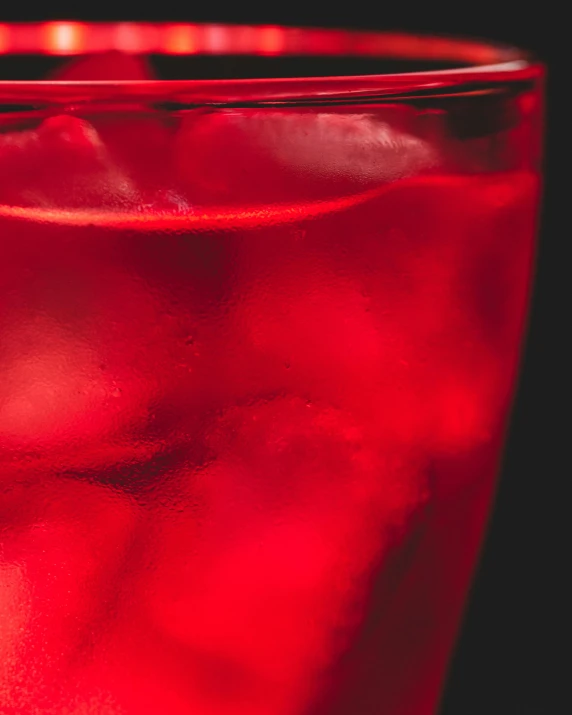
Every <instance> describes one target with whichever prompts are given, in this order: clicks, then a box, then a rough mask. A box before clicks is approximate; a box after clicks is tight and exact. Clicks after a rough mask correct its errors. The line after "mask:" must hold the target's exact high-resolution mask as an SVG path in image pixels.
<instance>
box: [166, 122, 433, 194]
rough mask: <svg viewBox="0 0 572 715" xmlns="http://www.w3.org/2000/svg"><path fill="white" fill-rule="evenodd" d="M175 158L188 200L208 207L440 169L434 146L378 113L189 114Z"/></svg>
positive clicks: (367, 184) (350, 189)
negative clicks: (215, 203)
mask: <svg viewBox="0 0 572 715" xmlns="http://www.w3.org/2000/svg"><path fill="white" fill-rule="evenodd" d="M389 116H391V115H389ZM175 152H176V156H175V162H176V164H177V166H178V174H179V177H180V178H181V180H182V182H183V183H184V184H185V186H186V189H187V192H188V195H189V197H190V198H192V199H196V200H200V201H203V202H206V203H210V202H217V201H221V202H231V203H240V202H245V201H246V202H255V203H262V202H265V201H273V202H275V201H288V200H292V199H309V198H316V199H319V198H326V197H332V196H341V195H344V194H351V193H354V192H356V191H359V190H360V189H364V188H371V187H373V186H376V185H379V184H381V183H384V182H388V181H393V180H395V179H397V178H400V177H403V176H409V175H411V174H415V173H418V172H421V171H426V170H428V169H430V168H431V167H433V166H435V165H436V164H438V163H439V155H438V152H437V150H436V149H435V148H434V147H433V146H432V145H431V144H430V143H428V142H427V141H425V140H423V139H421V138H419V137H416V136H414V135H413V134H410V133H408V132H406V131H405V130H403V129H400V128H398V127H395V126H392V125H391V124H390V123H389V122H388V121H382V120H381V119H379V118H377V117H376V116H375V115H374V114H366V113H360V114H339V113H336V114H333V113H328V112H315V111H300V110H296V111H295V110H279V111H278V110H275V109H268V110H246V109H245V110H223V111H216V112H203V113H201V114H196V113H194V114H193V113H189V114H188V115H187V117H186V118H185V119H184V121H183V122H182V127H181V130H180V133H179V137H178V140H177V142H176V144H175Z"/></svg>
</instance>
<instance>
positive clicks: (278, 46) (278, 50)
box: [256, 27, 286, 55]
mask: <svg viewBox="0 0 572 715" xmlns="http://www.w3.org/2000/svg"><path fill="white" fill-rule="evenodd" d="M285 46H286V35H285V32H284V30H283V29H282V28H281V27H261V28H260V29H259V32H258V46H257V47H256V50H257V51H258V53H260V54H262V55H280V54H282V52H284V48H285Z"/></svg>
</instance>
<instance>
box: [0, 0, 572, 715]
mask: <svg viewBox="0 0 572 715" xmlns="http://www.w3.org/2000/svg"><path fill="white" fill-rule="evenodd" d="M259 4H260V3H256V4H255V3H254V2H252V0H242V1H240V2H235V3H234V4H233V5H228V6H227V5H225V4H222V3H220V2H217V1H216V0H208V1H207V2H205V3H204V5H198V4H197V3H196V2H195V3H192V4H191V3H186V4H183V3H181V2H178V3H174V2H172V0H155V1H153V0H149V6H148V8H145V9H144V8H143V7H132V8H128V6H127V5H126V4H125V5H122V4H121V2H120V0H118V2H116V3H113V4H111V3H110V2H105V1H104V2H95V1H94V0H88V2H85V3H81V4H79V3H78V4H75V5H70V4H67V5H66V4H65V3H63V2H58V0H54V1H53V2H50V4H49V7H45V8H44V9H43V10H34V11H30V9H29V8H23V9H19V8H16V7H14V6H13V4H12V3H10V5H12V7H6V6H4V7H2V9H0V21H3V20H6V21H9V20H36V19H38V20H39V19H85V20H107V19H109V20H114V19H120V20H128V19H132V20H170V19H173V20H187V21H215V22H216V21H229V22H263V23H285V24H301V25H322V26H341V27H344V26H345V27H358V28H359V27H363V28H380V29H400V30H408V31H421V32H436V33H447V34H460V35H469V36H471V35H472V36H476V37H488V38H491V39H495V40H500V41H504V42H509V43H511V44H516V45H519V46H522V47H525V48H527V49H530V50H532V51H533V52H535V53H536V54H537V55H538V56H539V57H540V58H541V59H542V60H543V61H544V62H545V63H546V64H547V65H548V69H549V82H548V122H547V154H546V176H547V180H546V190H545V201H544V211H543V217H542V226H541V242H540V253H539V260H538V268H537V276H536V286H535V293H534V298H533V307H532V313H531V321H530V328H529V334H528V340H527V345H526V351H525V359H524V365H523V370H522V376H521V381H520V388H519V392H518V396H517V399H516V404H515V409H514V415H513V420H512V427H511V430H510V435H509V442H508V447H507V450H506V454H505V460H504V466H503V471H502V479H501V483H500V488H499V492H498V495H497V502H496V507H495V511H494V514H493V518H492V522H491V527H490V531H489V537H488V539H487V542H486V546H485V550H484V553H483V557H482V560H481V565H480V568H479V571H478V574H477V578H476V582H475V584H474V588H473V592H472V598H471V602H470V606H469V609H468V612H467V615H466V619H465V625H464V629H463V634H462V637H461V641H460V644H459V647H458V649H457V653H456V656H455V659H454V661H453V665H452V670H451V673H450V678H449V682H448V687H447V690H446V694H445V699H444V702H443V705H442V713H441V714H440V715H560V713H562V715H564V713H567V712H572V707H571V706H570V698H569V695H568V693H567V692H565V690H566V688H565V678H566V670H567V669H565V667H564V664H565V662H566V660H567V659H568V658H569V657H570V656H569V651H568V648H567V642H566V638H565V637H564V634H563V631H564V625H565V622H567V620H568V609H567V608H565V607H564V599H563V597H562V587H563V585H564V575H565V573H566V571H567V568H566V565H567V564H568V562H569V557H568V555H567V548H566V547H567V539H568V538H569V530H568V522H569V517H568V514H566V515H565V514H564V513H563V512H564V508H565V507H567V505H568V504H567V501H566V482H567V481H569V480H570V477H571V476H572V473H571V469H570V461H569V458H568V456H567V454H566V453H565V449H566V447H567V442H566V435H565V430H566V428H567V427H569V425H568V424H567V422H566V421H570V417H569V414H568V409H567V404H568V399H567V396H568V389H569V386H568V383H567V380H566V379H565V376H567V371H566V370H565V368H564V364H565V357H564V345H565V334H566V331H567V329H568V323H569V321H568V310H569V306H570V293H569V285H570V283H571V282H572V276H568V275H566V276H565V275H564V272H565V271H566V273H569V269H568V267H567V265H566V263H565V255H566V254H565V242H566V241H565V239H566V237H567V236H568V235H569V232H567V231H566V229H567V227H568V222H567V221H566V216H565V214H564V210H563V202H562V204H561V202H560V199H561V198H562V199H563V197H564V191H565V187H566V186H567V184H569V179H568V176H567V175H568V174H569V172H567V171H566V170H565V165H564V161H566V155H567V154H569V153H570V146H569V144H570V143H569V141H568V134H569V133H570V130H568V129H567V130H564V126H566V124H568V121H569V120H567V119H566V117H567V112H566V110H565V109H564V102H565V101H566V99H565V98H566V95H567V94H568V93H569V90H568V87H569V86H570V84H571V83H570V80H569V79H567V78H566V74H568V75H569V76H570V74H571V73H570V72H569V71H568V73H567V71H566V70H567V69H568V70H569V69H570V60H569V56H568V57H566V55H567V42H566V38H564V37H563V34H564V33H563V32H562V29H563V27H564V26H565V19H564V17H563V11H560V10H559V9H558V7H557V4H556V2H554V3H553V4H552V3H550V2H541V1H540V0H532V1H531V2H530V3H529V4H528V5H526V6H525V5H520V4H519V3H516V2H508V1H507V0H497V1H496V2H493V1H492V0H482V1H479V0H475V2H472V3H468V2H458V3H457V4H452V3H450V2H447V3H443V2H441V1H437V0H436V1H435V2H426V3H423V4H420V3H417V2H411V0H391V2H388V1H387V0H386V1H385V2H384V1H383V0H373V1H372V0H370V1H369V2H368V1H367V0H338V4H337V5H336V6H335V7H334V6H330V5H329V3H328V2H326V0H322V2H320V3H319V4H318V3H317V2H314V0H306V1H305V2H302V0H275V2H274V3H273V4H270V3H268V4H267V6H266V7H259V6H258V5H259ZM6 5H7V3H6ZM564 6H565V4H564V3H563V7H564ZM561 127H562V131H561ZM559 164H561V166H559ZM561 236H562V238H560V237H561ZM566 362H567V361H566ZM566 452H567V450H566ZM411 687H412V688H414V687H415V683H411ZM166 715H168V713H167V714H166ZM352 715H359V713H353V714H352ZM380 715H384V714H383V713H380Z"/></svg>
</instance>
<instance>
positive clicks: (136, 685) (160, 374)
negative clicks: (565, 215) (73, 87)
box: [0, 86, 539, 715]
mask: <svg viewBox="0 0 572 715" xmlns="http://www.w3.org/2000/svg"><path fill="white" fill-rule="evenodd" d="M536 92H537V90H535V89H532V90H531V89H530V88H528V89H527V88H526V87H524V86H523V88H520V89H519V90H518V91H516V92H513V93H512V94H510V93H509V92H508V91H507V92H505V94H502V93H501V96H500V97H496V98H495V100H494V102H493V103H492V104H491V106H490V108H488V109H487V114H486V116H487V117H490V116H492V115H494V116H495V117H497V118H498V116H500V117H502V118H504V119H506V118H507V117H508V118H509V119H508V120H507V121H505V123H504V124H503V122H502V121H498V122H497V123H496V124H491V125H490V126H488V129H486V130H485V129H483V128H482V126H481V124H479V123H478V121H477V119H475V124H476V125H478V126H477V127H476V129H475V128H473V134H472V135H471V136H469V135H467V136H462V135H461V134H460V133H459V131H458V130H459V128H461V129H462V128H465V129H466V128H467V124H468V118H467V117H465V115H463V113H462V112H463V111H466V107H467V106H468V108H469V114H468V115H467V116H473V117H474V113H472V109H471V108H474V109H475V110H477V109H479V108H480V107H481V105H480V104H479V102H480V101H481V100H467V99H458V100H455V101H453V102H452V103H451V104H450V106H449V105H447V107H446V108H445V109H443V110H439V111H436V110H435V108H434V106H431V105H430V103H428V104H427V105H425V104H423V102H422V101H421V102H420V103H418V104H415V103H412V102H411V101H407V100H405V99H404V100H392V101H391V102H389V101H388V102H385V103H381V104H380V103H373V102H372V103H370V104H367V103H364V104H363V105H360V106H359V107H356V106H350V105H348V106H347V107H333V108H328V107H310V108H300V107H298V108H296V107H292V108H283V109H277V108H275V107H270V108H268V107H266V108H265V107H262V108H248V107H246V106H245V107H242V108H240V107H238V108H235V109H231V108H220V109H205V108H200V107H199V108H178V109H173V110H170V111H166V110H158V109H152V108H151V107H147V106H144V105H142V104H141V105H137V103H136V102H134V103H133V105H130V106H129V107H126V106H117V105H114V104H113V103H111V104H110V105H106V106H104V107H103V108H100V107H98V106H94V105H93V104H92V105H90V104H86V105H84V106H82V107H81V108H78V106H77V105H75V104H74V103H73V102H69V103H68V104H67V105H66V106H65V107H64V108H63V109H62V108H60V109H59V111H55V110H54V109H53V107H52V108H51V109H50V110H49V111H48V112H46V113H45V115H44V116H42V117H38V118H32V119H31V120H27V121H23V120H22V119H21V118H19V119H18V120H17V121H14V122H13V123H12V124H11V125H10V126H8V124H7V122H5V124H4V125H3V134H2V135H1V136H0V204H1V207H0V240H1V242H2V262H1V263H0V326H1V327H0V330H1V335H2V345H1V348H0V371H1V374H2V382H1V384H0V463H1V471H0V480H1V483H2V490H1V494H2V496H1V497H0V526H1V529H0V710H1V712H2V713H3V714H5V715H13V714H15V713H32V712H34V713H35V712H38V713H54V715H55V714H56V713H57V714H60V713H66V714H68V713H69V715H80V714H81V715H88V714H91V713H94V714H95V713H98V714H100V713H101V714H104V715H144V714H146V713H150V714H151V713H160V712H164V713H169V715H179V714H181V715H183V713H184V714H187V713H193V715H306V714H308V715H310V714H311V715H326V714H327V715H334V714H335V715H369V714H371V715H374V714H380V713H383V715H429V714H430V713H434V712H435V708H436V707H437V703H438V698H439V694H440V690H441V687H442V683H443V678H444V674H445V670H446V665H447V660H448V658H449V655H450V651H451V648H452V645H453V642H454V638H455V635H456V631H457V628H458V624H459V619H460V615H461V612H462V606H463V602H464V598H465V595H466V591H467V588H468V584H469V581H470V577H471V573H472V570H473V568H474V563H475V559H476V555H477V552H478V548H479V544H480V541H481V538H482V533H483V528H484V524H485V520H486V517H487V513H488V509H489V504H490V499H491V493H492V491H493V484H494V476H495V472H496V468H497V464H498V459H499V450H500V448H501V445H502V439H503V432H504V429H505V424H506V416H507V411H508V409H509V406H510V401H511V395H512V391H513V387H514V380H515V373H516V368H517V361H518V351H519V344H520V340H521V336H522V328H523V322H524V317H525V309H526V299H527V292H528V283H529V275H530V267H531V262H532V251H533V238H534V228H535V214H536V209H537V204H538V193H539V179H538V173H537V167H536V164H535V162H536V155H535V142H536V133H535V132H536V126H537V122H538V110H537V94H536ZM470 101H473V102H475V103H474V104H470ZM463 102H469V104H468V105H466V104H463ZM493 105H494V106H493ZM489 109H490V111H489ZM456 113H457V114H456ZM457 115H460V116H461V119H459V118H458V116H457ZM484 124H486V122H484ZM456 130H457V134H455V131H456Z"/></svg>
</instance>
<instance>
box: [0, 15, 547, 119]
mask: <svg viewBox="0 0 572 715" xmlns="http://www.w3.org/2000/svg"><path fill="white" fill-rule="evenodd" d="M109 51H119V52H123V53H127V54H131V55H139V56H148V55H176V56H179V57H181V56H182V57H184V56H192V55H194V56H197V55H203V56H205V55H243V56H252V57H260V59H261V61H264V58H268V57H288V56H294V57H308V58H312V57H321V58H328V57H330V58H336V57H337V58H340V57H343V58H346V57H347V58H354V57H358V58H359V57H362V58H369V59H373V60H375V59H380V60H383V59H386V60H413V61H419V62H423V61H426V62H431V61H433V62H435V61H437V62H447V63H450V64H451V65H453V66H452V67H451V68H447V69H424V70H420V71H418V70H416V71H404V72H393V73H391V72H390V73H379V74H345V75H332V76H303V77H276V78H266V77H261V78H248V79H244V78H232V77H229V78H221V79H218V78H217V79H193V78H189V79H183V80H180V79H142V80H85V81H80V80H73V81H67V80H59V79H40V80H0V102H4V103H6V102H11V101H32V100H36V101H40V102H41V101H46V102H53V101H55V102H58V101H64V102H84V101H89V100H91V101H104V102H105V101H109V102H118V101H119V102H126V101H129V102H133V101H137V100H139V101H154V102H157V101H164V102H175V103H184V104H195V105H196V104H232V103H237V104H244V103H245V102H247V103H257V104H258V103H260V104H276V103H279V104H283V103H288V102H303V101H309V100H311V101H313V102H316V101H323V102H328V101H335V100H345V101H348V100H349V101H359V100H360V99H363V100H367V99H374V98H375V97H380V98H382V97H392V96H394V97H395V96H415V95H418V96H431V97H435V96H444V95H450V94H467V93H471V94H474V93H487V92H491V91H494V90H495V87H497V88H498V87H499V85H500V86H502V85H506V84H512V83H515V82H516V83H521V82H527V81H534V80H536V79H539V78H540V77H541V76H542V75H543V74H544V67H543V65H542V63H541V62H540V61H538V60H537V59H536V58H535V57H534V56H533V55H532V54H531V53H528V52H526V51H523V50H519V49H517V48H515V47H512V46H510V45H503V44H501V43H496V42H490V41H487V40H479V39H474V38H465V37H456V36H445V35H433V34H414V33H405V32H397V31H371V30H357V29H334V28H317V27H304V28H303V27H292V26H284V25H239V24H219V23H216V24H214V23H181V22H160V23H150V22H109V23H102V22H78V21H75V20H74V21H67V20H66V21H48V22H29V23H2V24H0V56H5V55H34V56H52V57H54V56H59V57H62V58H64V57H70V58H71V57H74V56H82V55H86V54H92V53H101V52H109ZM457 65H458V66H457Z"/></svg>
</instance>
